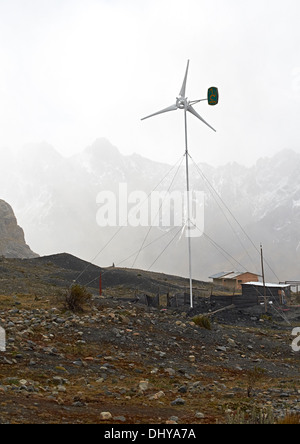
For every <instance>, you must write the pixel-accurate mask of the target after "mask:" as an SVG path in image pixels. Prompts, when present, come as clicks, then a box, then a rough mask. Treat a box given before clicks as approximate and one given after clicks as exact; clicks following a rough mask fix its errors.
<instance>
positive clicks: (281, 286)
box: [242, 282, 290, 288]
mask: <svg viewBox="0 0 300 444" xmlns="http://www.w3.org/2000/svg"><path fill="white" fill-rule="evenodd" d="M242 285H252V286H253V287H263V286H264V284H263V282H246V283H245V284H242ZM265 285H266V287H269V288H287V287H290V285H288V284H270V283H268V282H266V284H265Z"/></svg>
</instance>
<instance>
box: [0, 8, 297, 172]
mask: <svg viewBox="0 0 300 444" xmlns="http://www.w3.org/2000/svg"><path fill="white" fill-rule="evenodd" d="M299 19H300V2H299V0H285V1H279V0H251V1H250V0H0V60H1V63H0V104H1V105H0V147H1V150H2V152H3V151H5V150H11V149H13V148H19V147H21V146H23V145H24V144H27V143H36V142H40V141H47V142H49V143H50V144H52V145H53V146H54V147H55V148H56V149H57V150H58V151H59V152H60V153H62V154H63V155H67V156H69V155H72V154H73V153H76V152H78V151H81V150H82V149H84V148H85V147H86V146H88V145H90V144H91V143H92V142H93V141H94V140H95V139H96V138H98V137H106V138H108V139H109V140H110V141H111V142H112V143H113V144H114V145H116V146H117V147H118V148H119V149H120V151H121V152H122V153H123V154H132V153H133V152H136V153H138V154H141V155H143V156H146V157H149V158H152V159H155V160H158V161H164V162H168V163H172V164H174V162H176V160H177V159H178V158H179V157H180V156H181V155H182V154H183V152H184V135H183V113H182V112H180V111H177V112H174V113H169V114H165V115H162V116H159V117H156V118H153V119H150V120H146V121H144V122H141V121H140V119H141V118H142V117H144V116H146V115H149V114H151V113H153V112H155V111H158V110H159V109H161V108H164V107H166V106H169V105H172V104H173V103H174V102H175V98H176V95H178V93H179V90H180V88H181V84H182V80H183V76H184V72H185V68H186V62H187V59H190V61H191V63H190V74H189V80H188V86H187V95H188V97H189V98H190V99H200V98H204V97H206V92H207V88H208V87H210V86H218V87H219V90H220V104H219V106H218V107H209V106H208V105H207V103H205V102H203V103H200V104H198V105H196V106H195V107H196V109H197V111H198V112H199V113H200V114H201V115H202V116H203V117H204V118H205V119H206V120H207V121H208V122H209V123H210V124H211V125H212V126H214V127H215V128H216V129H217V131H218V132H217V134H215V133H213V132H212V131H211V130H210V129H209V128H207V127H206V126H205V125H203V124H201V123H200V122H199V121H198V120H197V119H195V118H194V117H193V116H189V141H190V143H189V145H190V151H191V154H192V156H193V157H194V159H195V160H197V161H204V162H208V163H214V164H223V163H226V162H228V161H233V160H236V161H238V162H241V163H244V164H247V165H250V164H252V163H254V162H255V161H256V159H257V158H259V157H261V156H269V155H273V154H274V153H276V152H277V151H279V150H281V149H284V148H291V149H294V150H296V151H298V152H300V137H299V121H300V118H299V117H300V27H299Z"/></svg>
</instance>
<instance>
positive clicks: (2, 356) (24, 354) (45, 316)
mask: <svg viewBox="0 0 300 444" xmlns="http://www.w3.org/2000/svg"><path fill="white" fill-rule="evenodd" d="M11 264H12V263H11V262H7V261H6V262H5V263H2V267H3V268H5V270H6V272H5V273H6V278H5V279H8V275H9V270H10V267H11ZM30 264H31V262H30ZM38 264H39V265H38V267H42V265H41V262H39V263H38ZM21 266H22V267H23V273H22V272H21V271H20V270H18V267H21ZM28 267H29V268H27V262H22V263H16V262H14V263H13V267H12V269H13V270H14V273H15V279H14V280H15V281H16V283H15V284H16V285H17V286H18V285H19V281H18V277H17V274H16V273H17V272H20V273H21V274H23V277H24V276H25V277H24V279H25V280H26V279H28V282H29V280H30V273H32V272H33V270H32V268H31V267H32V265H30V266H28ZM47 267H48V268H51V267H52V266H50V265H49V264H48V266H47ZM41 269H42V268H41ZM34 270H35V273H36V274H35V279H34V278H33V275H32V279H31V281H30V282H31V284H30V285H32V286H34V285H36V286H35V287H34V288H35V290H34V292H32V293H18V292H10V291H9V288H8V287H7V286H8V282H7V281H5V282H3V288H4V290H5V291H3V293H4V294H3V295H2V296H0V325H1V326H2V327H3V328H5V330H6V335H7V350H6V352H0V423H2V424H15V423H22V424H24V423H34V424H40V423H72V424H76V423H85V424H86V423H100V422H105V423H111V424H123V423H125V424H128V423H131V424H139V423H144V424H154V423H155V424H166V423H170V424H176V423H178V424H195V423H227V422H234V421H238V418H239V417H240V416H241V415H242V416H243V418H244V417H245V416H246V418H247V417H251V418H252V420H254V419H253V418H254V416H255V418H257V417H258V414H259V413H261V412H264V413H265V414H266V418H265V420H266V421H271V422H278V421H282V420H283V418H286V417H288V421H291V418H292V420H293V421H298V419H297V417H298V418H299V417H300V383H299V364H300V352H299V353H296V352H293V351H292V348H291V343H292V340H293V337H292V335H291V332H292V328H293V327H297V326H300V310H299V308H293V309H291V311H290V312H286V313H285V316H289V317H290V322H291V325H290V324H287V323H286V322H285V321H284V320H283V319H282V317H281V316H279V315H277V314H275V313H271V314H270V315H268V316H264V315H263V313H261V312H260V309H259V308H255V309H253V310H248V311H247V310H246V311H238V310H236V309H232V310H228V312H221V313H218V314H216V315H213V316H211V317H210V320H211V330H208V329H205V328H203V327H201V326H197V325H196V324H195V323H194V322H193V318H194V315H195V314H196V313H197V311H198V312H199V313H200V312H205V313H207V312H209V311H210V310H213V308H212V307H209V305H208V304H207V303H205V304H199V308H198V309H196V310H194V312H193V313H189V312H188V307H187V308H185V309H184V308H181V309H168V310H166V309H154V308H151V309H150V308H148V307H146V306H143V305H139V304H135V303H133V302H130V299H129V300H126V299H124V293H126V291H125V290H126V289H124V288H123V287H120V285H119V283H118V286H117V288H114V287H113V286H112V287H111V292H110V289H109V288H106V290H105V291H104V295H103V296H102V297H100V296H96V294H95V295H94V298H93V301H92V303H91V304H90V305H89V306H86V307H85V311H84V312H83V313H73V312H70V311H68V310H66V309H65V307H64V304H63V291H62V288H60V287H58V286H54V285H53V283H52V284H49V282H48V286H47V285H46V280H43V282H42V281H41V273H37V268H35V269H34ZM59 270H60V271H61V269H58V268H57V269H56V271H57V272H58V271H59ZM5 273H4V274H5ZM51 273H52V276H54V274H55V270H54V268H53V267H52V268H51ZM34 283H35V284H34ZM4 284H5V285H6V287H5V285H4ZM0 285H1V280H0ZM28 285H29V284H28ZM118 291H119V292H120V294H119V296H118ZM1 292H2V291H1ZM112 295H113V296H114V297H113V296H112ZM253 412H257V413H255V414H253Z"/></svg>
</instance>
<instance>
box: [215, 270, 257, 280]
mask: <svg viewBox="0 0 300 444" xmlns="http://www.w3.org/2000/svg"><path fill="white" fill-rule="evenodd" d="M246 273H250V272H249V271H222V272H221V273H217V274H214V275H213V276H209V279H220V278H226V279H236V278H237V277H239V276H241V275H243V274H246ZM251 274H254V273H251Z"/></svg>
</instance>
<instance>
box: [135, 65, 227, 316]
mask: <svg viewBox="0 0 300 444" xmlns="http://www.w3.org/2000/svg"><path fill="white" fill-rule="evenodd" d="M189 64H190V61H189V60H188V63H187V68H186V72H185V76H184V80H183V84H182V87H181V90H180V93H179V97H177V98H176V103H175V104H174V105H171V106H169V107H168V108H164V109H162V110H161V111H158V112H156V113H154V114H151V115H150V116H147V117H144V118H143V119H141V120H146V119H149V118H150V117H154V116H157V115H159V114H164V113H167V112H169V111H176V110H177V109H183V110H184V127H185V157H186V185H187V213H188V220H187V224H186V226H187V229H188V236H187V237H188V249H189V277H190V305H191V308H193V307H194V299H193V277H192V245H191V236H190V229H191V220H190V180H189V150H188V135H187V111H189V112H190V113H191V114H193V115H194V116H195V117H197V118H198V119H199V120H201V122H203V123H205V125H207V126H208V127H209V128H211V129H212V130H213V131H215V132H216V130H215V129H214V128H213V127H212V126H210V125H209V124H208V123H207V122H206V121H205V120H204V119H203V118H202V117H201V116H200V115H199V114H198V113H197V111H196V110H195V109H194V108H193V106H192V105H195V104H196V103H199V102H202V101H205V100H208V103H209V104H210V105H216V104H217V103H218V100H219V93H218V89H217V88H214V87H212V88H210V89H209V90H208V98H206V99H200V100H193V101H189V100H188V98H187V97H186V84H187V77H188V72H189Z"/></svg>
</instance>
